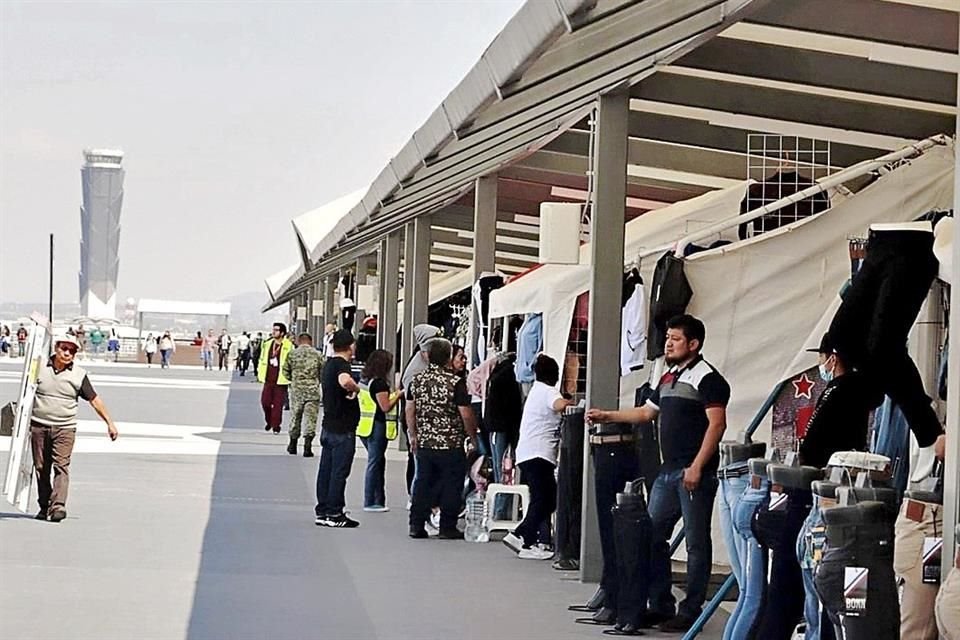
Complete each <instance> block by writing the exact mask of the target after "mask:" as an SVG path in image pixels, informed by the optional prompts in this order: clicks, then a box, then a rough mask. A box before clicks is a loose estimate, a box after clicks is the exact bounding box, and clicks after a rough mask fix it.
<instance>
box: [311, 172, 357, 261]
mask: <svg viewBox="0 0 960 640" xmlns="http://www.w3.org/2000/svg"><path fill="white" fill-rule="evenodd" d="M364 193H365V192H364V191H363V190H360V191H354V192H353V193H349V194H347V195H345V196H341V197H339V198H337V199H336V200H332V201H330V202H328V203H327V204H325V205H323V206H322V207H319V208H318V209H314V210H313V211H308V212H307V213H304V214H301V215H299V216H297V217H296V218H294V219H293V228H294V230H295V231H296V232H297V238H298V239H299V240H300V243H301V244H302V245H303V248H304V249H305V250H306V253H307V255H308V256H310V259H311V260H312V261H314V262H315V261H317V260H319V259H320V258H321V257H322V253H323V252H324V251H325V250H326V247H327V244H329V243H331V242H332V243H333V244H336V242H334V240H333V238H332V232H333V231H334V229H336V227H337V225H338V224H339V223H340V222H341V221H342V220H343V219H344V218H345V217H346V216H347V214H349V213H350V210H351V209H353V207H355V206H356V205H357V204H358V203H359V202H360V200H361V199H362V198H363V196H364ZM336 240H339V238H336ZM331 248H332V247H331Z"/></svg>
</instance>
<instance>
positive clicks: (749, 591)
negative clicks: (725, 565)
mask: <svg viewBox="0 0 960 640" xmlns="http://www.w3.org/2000/svg"><path fill="white" fill-rule="evenodd" d="M769 492H770V485H769V483H768V482H767V481H766V480H759V481H758V482H755V483H754V484H751V485H749V486H747V489H746V490H745V491H744V492H743V495H741V496H740V501H739V502H737V504H736V506H735V507H734V509H733V514H732V516H733V530H734V531H735V532H736V533H737V535H739V536H740V537H741V538H742V539H743V542H744V546H743V550H744V556H743V558H742V561H741V564H742V568H743V582H742V583H741V585H740V597H739V598H738V599H737V608H736V610H737V617H736V624H735V625H734V627H733V629H731V631H730V637H731V638H734V639H735V640H752V639H753V638H755V637H756V636H755V631H756V622H757V620H759V619H760V615H761V614H762V612H763V606H764V600H765V597H766V590H767V565H768V553H767V549H766V548H765V547H764V546H763V545H761V544H760V542H759V541H758V540H757V538H756V536H754V535H753V528H752V524H753V516H754V514H755V513H756V512H757V509H761V508H763V505H766V504H768V500H769ZM724 633H726V630H724Z"/></svg>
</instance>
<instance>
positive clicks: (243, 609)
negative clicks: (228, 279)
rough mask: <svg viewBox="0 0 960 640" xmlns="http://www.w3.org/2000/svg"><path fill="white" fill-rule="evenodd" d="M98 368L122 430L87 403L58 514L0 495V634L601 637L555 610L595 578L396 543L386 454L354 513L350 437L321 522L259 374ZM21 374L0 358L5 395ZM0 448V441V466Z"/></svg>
mask: <svg viewBox="0 0 960 640" xmlns="http://www.w3.org/2000/svg"><path fill="white" fill-rule="evenodd" d="M93 372H94V373H93V376H92V377H93V379H94V382H95V385H96V386H97V387H98V389H99V391H100V392H101V394H102V396H103V398H104V400H105V401H106V403H107V405H108V407H109V408H110V410H111V413H112V414H113V416H114V418H115V420H117V422H118V424H119V428H120V432H121V437H120V439H119V440H118V441H117V442H115V443H111V442H110V441H109V440H108V439H107V438H106V436H105V434H104V431H105V430H104V428H103V426H102V424H100V423H98V422H96V421H95V419H94V415H93V413H92V412H91V411H90V410H89V408H87V407H85V408H84V410H83V415H82V418H83V419H84V421H83V422H82V423H81V425H80V434H79V437H78V444H77V449H76V453H75V455H74V459H73V465H72V476H71V477H72V478H73V480H72V482H71V485H70V489H71V493H70V500H69V505H68V506H69V517H68V518H67V520H66V521H64V522H63V523H61V524H59V525H56V524H51V523H44V522H37V521H34V520H32V519H30V518H29V517H25V516H23V515H22V514H19V513H16V512H15V511H14V510H13V508H12V507H10V505H9V504H7V503H6V502H5V501H3V502H0V594H2V595H0V637H3V638H38V639H44V640H45V639H47V638H51V639H52V638H77V639H87V638H91V639H92V638H97V639H113V638H116V639H121V638H123V639H126V638H162V639H171V640H173V639H176V640H179V639H181V638H187V639H191V640H193V639H195V640H201V639H203V640H208V639H209V640H219V639H246V638H251V639H253V638H271V639H272V640H283V639H286V638H291V639H292V638H297V639H298V640H299V639H301V638H304V637H314V638H330V639H333V638H338V639H339V638H388V639H393V638H397V639H402V638H411V639H413V638H416V639H421V638H448V637H457V638H478V639H481V638H482V639H484V640H489V639H496V638H545V639H546V638H550V639H551V640H553V639H562V638H600V637H603V636H602V634H601V630H600V628H598V627H587V626H583V625H576V624H573V619H574V617H575V616H576V615H578V614H574V613H570V612H568V611H566V605H567V604H569V603H572V602H578V601H583V600H584V599H586V598H587V597H588V596H589V595H590V594H591V593H592V591H593V587H592V586H591V585H582V584H580V583H579V582H577V581H576V580H575V579H572V578H573V577H574V576H572V575H571V574H563V573H558V572H556V571H553V570H552V569H551V568H550V566H549V563H537V562H532V561H521V560H518V559H517V558H516V557H515V556H513V554H511V553H509V552H508V551H507V550H506V549H505V548H504V547H503V546H502V545H500V544H488V545H482V544H469V543H465V542H444V541H438V540H426V541H413V540H410V539H408V538H407V537H406V511H405V510H404V508H403V506H404V503H405V501H406V495H405V492H404V489H403V478H402V473H403V463H402V462H401V461H400V459H399V456H400V455H401V454H399V453H398V452H391V456H392V457H393V456H395V457H396V458H397V459H396V460H391V462H389V463H388V465H387V473H388V487H387V494H388V501H389V503H390V504H391V505H392V506H393V507H394V510H393V511H391V512H390V513H387V514H364V513H362V512H360V508H359V507H360V496H361V491H362V484H363V482H362V466H363V464H364V462H363V460H362V459H361V458H362V455H363V454H362V447H360V448H359V449H360V453H358V460H357V464H356V465H355V466H354V473H353V475H352V476H351V481H350V483H349V486H348V502H349V505H350V507H351V508H352V509H353V511H354V516H356V517H357V518H358V519H359V520H361V522H362V526H361V527H360V528H359V529H357V530H353V531H345V530H330V529H321V528H319V527H316V526H314V524H313V516H312V509H313V493H314V491H313V487H314V481H315V476H316V466H317V459H316V458H314V459H304V458H302V457H298V458H293V457H291V456H288V455H286V453H285V452H284V442H283V441H284V440H285V436H283V437H281V436H273V435H271V434H267V433H264V432H263V430H262V426H261V425H262V422H261V415H260V413H259V408H258V407H259V395H258V390H259V386H258V385H256V384H254V383H252V382H250V381H249V379H245V378H233V379H231V378H230V377H228V375H227V374H225V373H224V374H222V373H216V372H204V371H201V370H198V369H195V368H175V369H172V370H167V371H161V370H159V369H157V368H153V369H149V370H148V369H145V368H142V367H129V366H103V367H96V368H95V369H93ZM18 380H19V367H17V366H15V365H12V364H11V363H0V404H3V403H6V402H7V401H9V400H11V399H13V397H14V396H15V394H16V389H17V383H18ZM8 448H9V438H0V468H2V469H5V468H6V456H7V453H6V450H7V449H8ZM718 628H719V626H718V623H717V622H714V623H712V625H711V626H710V627H708V633H707V634H704V636H702V637H719V635H720V634H719V631H718ZM653 637H656V636H653ZM673 637H678V636H673Z"/></svg>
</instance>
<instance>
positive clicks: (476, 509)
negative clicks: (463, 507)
mask: <svg viewBox="0 0 960 640" xmlns="http://www.w3.org/2000/svg"><path fill="white" fill-rule="evenodd" d="M466 521H467V527H466V529H465V530H464V532H463V538H464V540H466V541H467V542H490V533H489V532H488V531H487V499H486V495H484V494H483V493H481V492H479V491H474V492H473V493H471V494H470V495H469V496H467V513H466Z"/></svg>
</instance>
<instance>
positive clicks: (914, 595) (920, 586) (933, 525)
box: [893, 498, 943, 640]
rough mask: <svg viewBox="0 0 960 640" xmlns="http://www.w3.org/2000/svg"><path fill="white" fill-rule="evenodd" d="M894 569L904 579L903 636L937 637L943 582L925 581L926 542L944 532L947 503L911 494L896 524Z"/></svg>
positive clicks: (926, 639)
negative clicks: (937, 607)
mask: <svg viewBox="0 0 960 640" xmlns="http://www.w3.org/2000/svg"><path fill="white" fill-rule="evenodd" d="M894 536H895V539H896V544H895V545H894V552H893V570H894V571H895V572H896V574H897V577H899V578H900V579H901V580H903V596H902V599H901V601H900V637H901V638H910V640H937V621H936V617H935V616H934V607H935V604H936V600H937V590H938V588H939V586H938V585H937V584H934V583H929V584H928V583H925V582H924V581H923V555H924V549H923V543H924V539H925V538H927V537H940V536H943V506H942V505H939V504H935V503H932V502H921V501H920V500H913V499H911V498H907V499H905V500H904V501H903V504H902V505H901V507H900V514H899V515H898V516H897V521H896V523H895V524H894Z"/></svg>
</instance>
